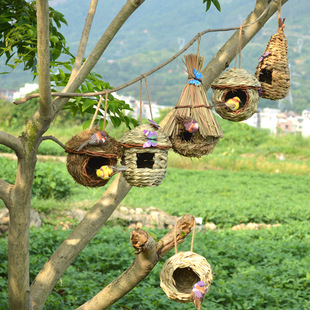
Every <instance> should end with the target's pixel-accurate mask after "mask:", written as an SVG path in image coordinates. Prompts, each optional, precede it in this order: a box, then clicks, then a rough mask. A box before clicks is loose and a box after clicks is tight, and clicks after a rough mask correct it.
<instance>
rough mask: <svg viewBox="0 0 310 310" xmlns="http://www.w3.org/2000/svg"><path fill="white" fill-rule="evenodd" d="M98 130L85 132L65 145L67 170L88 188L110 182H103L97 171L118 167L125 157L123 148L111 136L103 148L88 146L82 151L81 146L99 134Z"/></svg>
mask: <svg viewBox="0 0 310 310" xmlns="http://www.w3.org/2000/svg"><path fill="white" fill-rule="evenodd" d="M98 130H99V129H98V128H93V129H91V130H84V131H82V132H81V133H80V134H78V135H76V136H74V137H72V138H71V139H70V140H69V141H68V142H67V143H66V145H65V148H66V152H67V153H68V156H67V169H68V172H69V173H70V174H71V176H72V177H73V179H74V180H75V181H76V182H77V183H79V184H81V185H83V186H87V187H99V186H104V185H105V184H107V182H108V181H109V180H102V179H101V178H98V177H97V175H96V169H99V168H100V167H101V166H104V165H108V166H116V165H117V162H118V159H120V158H121V157H122V155H123V147H122V146H121V144H120V143H119V142H117V141H116V140H115V139H113V138H111V137H110V136H109V135H108V136H107V138H106V141H105V142H104V144H103V145H102V146H91V145H87V146H85V147H84V148H82V149H81V150H80V151H78V150H77V149H78V148H79V146H80V145H81V144H82V143H83V142H85V141H86V140H88V139H89V137H90V136H91V135H92V134H93V133H95V132H97V131H98Z"/></svg>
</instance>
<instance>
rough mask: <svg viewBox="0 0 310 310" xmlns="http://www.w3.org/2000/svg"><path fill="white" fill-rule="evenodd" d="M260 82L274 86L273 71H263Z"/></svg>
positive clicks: (259, 78) (260, 74)
mask: <svg viewBox="0 0 310 310" xmlns="http://www.w3.org/2000/svg"><path fill="white" fill-rule="evenodd" d="M258 80H259V81H260V82H263V83H267V84H270V85H271V84H272V70H267V69H262V71H261V72H260V73H259V77H258Z"/></svg>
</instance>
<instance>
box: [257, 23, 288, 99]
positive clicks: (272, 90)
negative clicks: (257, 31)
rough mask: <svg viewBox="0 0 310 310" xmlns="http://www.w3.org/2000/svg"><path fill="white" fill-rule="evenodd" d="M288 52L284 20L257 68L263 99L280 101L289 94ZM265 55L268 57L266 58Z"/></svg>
mask: <svg viewBox="0 0 310 310" xmlns="http://www.w3.org/2000/svg"><path fill="white" fill-rule="evenodd" d="M280 20H282V19H280ZM287 52H288V43H287V39H286V37H285V34H284V22H283V20H282V21H279V28H278V32H277V33H276V34H274V35H273V36H272V37H271V38H270V40H269V42H268V44H267V47H266V49H265V52H264V54H263V55H262V57H260V58H259V60H260V59H261V61H260V62H259V63H258V65H257V67H256V73H255V76H256V78H257V79H258V80H259V82H260V83H261V85H262V97H263V98H266V99H270V100H279V99H283V98H285V97H286V95H287V94H288V92H289V89H290V71H289V63H288V57H287ZM267 54H268V55H267ZM264 55H267V56H265V57H264Z"/></svg>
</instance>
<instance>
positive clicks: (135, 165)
mask: <svg viewBox="0 0 310 310" xmlns="http://www.w3.org/2000/svg"><path fill="white" fill-rule="evenodd" d="M144 130H147V131H151V132H156V133H157V135H158V137H157V139H156V142H157V145H156V146H150V147H145V148H144V147H143V144H144V143H146V142H147V141H148V137H147V136H146V135H145V133H144ZM120 143H121V144H122V145H123V147H124V155H123V158H122V165H125V166H127V167H128V169H127V170H126V171H124V172H123V176H124V178H125V179H126V181H127V183H129V184H130V185H131V186H137V187H146V186H150V187H155V186H158V185H160V184H161V182H162V181H163V179H164V178H165V175H166V171H167V164H168V150H169V149H170V148H171V143H170V141H169V139H168V138H167V137H166V135H164V134H163V133H162V132H161V130H160V129H159V128H157V127H154V126H153V125H151V124H143V125H140V126H138V127H135V128H134V129H132V130H131V131H129V132H127V133H125V134H124V136H123V137H122V138H121V139H120Z"/></svg>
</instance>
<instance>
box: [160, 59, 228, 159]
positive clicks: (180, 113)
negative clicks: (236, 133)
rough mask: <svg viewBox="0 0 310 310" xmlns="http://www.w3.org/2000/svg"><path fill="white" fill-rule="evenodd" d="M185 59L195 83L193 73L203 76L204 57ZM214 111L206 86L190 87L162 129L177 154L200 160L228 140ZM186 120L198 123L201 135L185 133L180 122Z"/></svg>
mask: <svg viewBox="0 0 310 310" xmlns="http://www.w3.org/2000/svg"><path fill="white" fill-rule="evenodd" d="M184 59H185V65H186V67H187V72H188V79H189V80H191V79H195V76H194V74H193V69H195V70H197V71H199V72H200V71H201V70H202V67H203V62H204V57H201V56H198V55H195V54H190V55H186V56H185V57H184ZM211 108H212V107H211V105H210V103H209V101H208V97H207V95H206V93H205V91H204V88H203V86H202V85H201V84H199V85H195V84H189V83H186V85H185V87H184V89H183V92H182V94H181V97H180V99H179V101H178V103H177V104H176V106H175V107H174V108H173V110H172V112H171V114H170V115H171V116H170V118H169V119H168V121H167V122H166V124H165V125H164V126H163V129H162V130H163V132H164V133H165V134H166V135H167V136H169V138H170V141H171V143H172V148H173V150H174V151H175V152H176V153H178V154H180V155H183V156H186V157H198V158H199V157H201V156H203V155H208V154H210V153H211V152H212V150H213V149H214V147H215V145H216V144H217V143H218V141H219V139H220V138H223V137H224V135H223V132H222V129H221V127H220V125H219V123H218V121H217V120H216V117H215V115H214V114H213V112H212V110H211ZM186 118H191V119H193V120H195V121H196V122H197V123H198V128H199V129H198V131H196V132H195V133H190V132H189V131H188V130H186V129H185V127H184V125H183V123H182V121H180V120H182V119H183V120H184V119H186Z"/></svg>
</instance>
